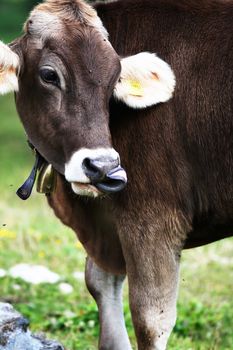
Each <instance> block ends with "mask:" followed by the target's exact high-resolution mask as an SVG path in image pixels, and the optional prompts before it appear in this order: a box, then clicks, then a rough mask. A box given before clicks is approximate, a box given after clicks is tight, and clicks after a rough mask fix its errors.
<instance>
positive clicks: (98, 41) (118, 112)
mask: <svg viewBox="0 0 233 350" xmlns="http://www.w3.org/2000/svg"><path fill="white" fill-rule="evenodd" d="M96 9H97V11H98V14H99V16H100V17H101V18H102V20H103V21H104V24H105V26H106V28H107V30H108V31H109V33H110V39H111V43H112V45H113V46H114V47H115V49H116V50H117V52H118V53H119V54H120V55H122V56H127V55H131V54H136V53H137V52H139V51H143V50H145V51H151V52H157V53H159V54H160V55H161V56H162V57H163V58H164V59H165V60H166V61H167V62H168V63H170V64H171V65H172V68H174V71H175V74H176V80H177V89H176V93H175V96H174V98H173V99H172V100H171V101H170V102H168V103H165V104H159V105H158V106H156V107H151V108H148V109H146V110H143V111H142V110H139V109H138V110H136V111H135V110H132V109H129V108H128V107H126V106H125V105H124V104H122V103H116V102H115V101H114V100H112V101H111V104H110V107H111V109H110V111H111V120H110V130H111V137H112V141H111V138H110V131H109V128H108V99H109V97H110V95H111V93H112V90H113V88H114V85H115V84H116V81H117V79H118V76H119V62H118V59H117V56H116V53H115V52H114V50H113V49H112V48H111V46H110V45H109V43H108V42H107V41H104V39H103V37H104V38H105V40H106V32H105V30H104V29H103V27H102V25H101V24H100V21H99V19H98V17H96V15H95V14H94V12H92V11H93V10H91V8H90V7H89V6H87V5H85V4H84V3H83V2H81V1H78V0H73V1H72V0H64V1H55V0H54V1H52V0H50V1H48V2H47V3H46V4H45V5H42V6H40V7H39V8H37V9H36V11H34V12H33V13H32V15H31V17H30V19H29V21H28V22H27V25H26V33H25V35H24V36H23V37H22V38H20V39H19V40H17V41H16V42H15V43H13V44H12V45H11V49H12V50H13V51H14V52H16V53H17V55H16V54H14V53H13V52H12V51H8V53H9V54H7V55H5V56H4V55H3V56H2V57H3V58H2V57H1V60H2V61H1V60H0V62H3V63H4V64H2V68H3V69H2V71H3V73H2V74H3V75H4V81H5V82H6V81H8V85H9V84H10V85H11V86H12V85H13V87H15V88H17V83H18V82H19V92H18V93H17V94H16V104H17V108H18V111H19V114H20V117H21V120H22V122H23V124H24V126H25V129H26V131H27V133H28V136H29V138H30V140H31V142H32V143H33V144H34V145H35V147H36V148H37V149H38V151H39V152H40V153H41V154H42V155H43V157H44V158H45V159H46V160H47V161H49V162H51V163H52V164H53V166H54V168H55V169H56V170H57V171H58V172H59V173H60V175H59V176H58V183H57V188H56V191H55V192H54V193H53V194H51V195H49V196H48V200H49V203H50V205H51V206H52V207H53V208H54V211H55V213H56V215H57V216H58V217H59V218H60V219H61V220H62V221H63V222H64V223H65V224H67V225H68V226H70V227H71V228H73V229H74V231H75V232H76V233H77V235H78V237H79V239H80V241H81V242H82V243H83V245H84V247H85V249H86V251H87V253H88V255H89V259H88V260H87V269H86V282H87V286H88V288H89V290H90V292H91V293H92V295H93V296H94V298H95V299H96V302H97V304H98V307H99V311H100V324H101V335H100V342H99V348H100V349H111V350H122V349H124V350H129V349H131V346H130V343H129V340H128V336H127V333H126V330H125V326H124V318H123V315H122V301H121V289H122V283H123V280H124V275H125V273H127V275H128V281H129V297H130V307H131V312H132V318H133V322H134V326H135V331H136V336H137V341H138V348H139V349H140V350H152V349H154V350H155V349H156V350H164V349H165V348H166V344H167V340H168V337H169V335H170V332H171V330H172V327H173V325H174V323H175V319H176V297H177V286H178V271H179V260H180V255H181V251H182V249H183V248H187V247H194V246H198V245H202V244H205V243H209V242H212V241H214V240H217V239H221V238H224V237H227V236H230V235H231V234H232V233H233V187H232V180H233V141H232V131H233V120H232V106H233V104H232V81H233V79H232V78H233V77H232V75H233V71H232V69H231V64H232V63H231V61H232V57H233V52H232V34H231V33H232V30H231V26H232V15H233V3H232V2H230V1H228V2H220V1H219V2H218V1H208V0H205V1H204V0H203V1H198V0H197V1H195V2H194V1H189V0H181V1H179V2H178V3H176V1H175V0H157V1H155V0H154V1H149V0H145V1H142V0H136V1H130V0H127V1H120V2H112V3H109V4H103V5H97V6H96ZM38 11H41V12H42V13H43V16H41V13H40V16H38ZM90 14H91V15H90ZM93 18H94V19H95V20H94V21H93ZM61 44H62V45H61ZM2 51H5V52H7V49H6V48H5V47H3V46H2ZM0 52H1V50H0ZM141 55H142V56H140V55H139V56H135V57H134V58H126V59H123V60H122V73H121V77H120V81H119V82H118V83H117V84H116V87H115V95H116V97H118V98H119V99H121V100H122V101H123V102H125V103H128V105H129V106H131V107H136V108H142V107H145V106H149V105H153V104H155V103H156V102H165V101H166V100H168V99H169V97H171V91H172V87H173V88H174V77H173V75H172V72H171V70H170V69H169V67H168V66H166V68H165V66H163V67H162V68H161V70H159V69H158V68H159V66H160V64H157V65H156V67H157V68H156V69H151V68H150V67H151V64H152V66H153V67H154V64H155V62H154V61H153V60H152V62H151V56H150V55H149V56H144V55H145V54H141ZM145 57H148V61H147V59H145ZM149 57H150V58H149ZM140 58H141V59H140ZM153 58H154V57H153ZM4 60H5V61H4ZM18 61H20V64H18ZM145 61H146V67H147V70H146V71H147V73H148V72H149V73H148V74H144V73H143V72H142V73H141V74H139V75H137V73H138V68H139V65H138V62H140V65H142V63H144V62H145ZM6 62H7V63H6ZM161 62H162V61H161ZM163 63H164V62H163ZM128 64H130V67H131V68H129V66H128ZM161 64H162V63H161ZM19 66H20V72H19V77H18V80H17V79H16V75H15V69H14V67H16V68H18V67H19ZM117 67H118V68H117ZM132 67H133V68H132ZM148 67H149V68H148ZM93 68H94V69H93ZM139 71H140V69H139ZM166 72H167V73H166ZM135 73H136V77H135ZM161 76H163V78H161ZM148 77H149V82H148ZM1 81H2V85H3V79H1ZM155 82H156V83H158V82H159V83H160V85H159V86H160V87H161V89H160V90H159V91H157V90H156V89H153V88H152V86H153V84H154V83H155ZM148 84H149V87H148ZM151 84H152V85H151ZM165 86H167V87H168V94H167V97H166V98H165V99H160V97H159V96H158V95H157V93H158V94H160V91H167V89H166V88H165ZM6 88H9V86H7V87H5V89H6ZM2 90H3V89H2ZM145 92H146V93H147V94H146V95H145ZM162 94H163V93H162ZM154 95H156V99H153V96H154ZM151 99H152V100H151ZM41 101H42V102H43V103H40V102H41ZM143 101H144V102H143ZM112 143H113V144H114V147H115V148H116V149H117V151H118V152H119V154H120V155H121V160H122V164H123V165H124V167H125V168H126V169H127V174H128V180H129V181H128V186H127V187H126V189H125V190H124V191H122V192H119V193H115V194H108V195H106V196H101V193H103V192H105V193H106V192H107V193H109V192H114V190H118V189H119V188H117V186H118V185H119V184H121V185H122V182H124V181H126V174H125V172H124V171H123V170H122V169H121V168H119V162H118V161H117V159H118V156H116V153H115V151H114V150H113V149H112ZM106 149H107V150H108V153H105V151H106ZM93 152H94V153H93ZM110 163H111V164H113V165H110ZM63 175H64V176H63ZM119 181H120V183H119ZM77 193H78V194H79V195H78V196H77ZM91 195H92V196H93V197H97V198H95V199H93V198H91V197H90V196H91ZM87 196H89V198H88V200H87ZM99 197H100V198H99Z"/></svg>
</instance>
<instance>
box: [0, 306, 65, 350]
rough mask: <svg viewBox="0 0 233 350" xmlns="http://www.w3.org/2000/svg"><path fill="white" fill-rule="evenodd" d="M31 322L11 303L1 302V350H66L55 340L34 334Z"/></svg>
mask: <svg viewBox="0 0 233 350" xmlns="http://www.w3.org/2000/svg"><path fill="white" fill-rule="evenodd" d="M28 326H29V322H28V320H27V319H26V318H24V317H23V316H22V315H21V314H20V313H19V312H17V311H16V310H15V309H14V308H13V307H12V306H11V305H10V304H6V303H0V350H64V348H63V346H62V345H61V344H59V343H58V342H56V341H54V340H46V339H45V338H44V336H43V335H33V334H32V333H31V332H30V330H29V329H28Z"/></svg>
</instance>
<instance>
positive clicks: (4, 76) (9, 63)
mask: <svg viewBox="0 0 233 350" xmlns="http://www.w3.org/2000/svg"><path fill="white" fill-rule="evenodd" d="M18 70H19V56H18V55H17V54H16V53H15V52H14V51H12V50H11V49H10V48H9V47H8V46H7V45H5V44H3V42H1V41H0V95H4V94H6V93H8V92H11V91H17V90H18V78H17V72H18Z"/></svg>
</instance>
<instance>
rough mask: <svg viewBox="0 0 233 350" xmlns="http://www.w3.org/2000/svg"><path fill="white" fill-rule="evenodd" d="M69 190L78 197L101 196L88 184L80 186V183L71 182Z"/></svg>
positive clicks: (99, 192)
mask: <svg viewBox="0 0 233 350" xmlns="http://www.w3.org/2000/svg"><path fill="white" fill-rule="evenodd" d="M71 188H72V190H73V191H74V193H76V194H77V195H79V196H84V197H92V198H97V197H100V196H103V193H102V192H101V191H99V190H98V189H97V188H96V187H95V186H93V185H89V184H82V183H80V182H72V183H71Z"/></svg>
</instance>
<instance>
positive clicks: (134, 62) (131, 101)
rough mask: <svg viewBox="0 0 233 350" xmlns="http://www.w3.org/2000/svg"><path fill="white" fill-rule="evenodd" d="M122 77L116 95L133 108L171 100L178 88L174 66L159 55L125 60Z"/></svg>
mask: <svg viewBox="0 0 233 350" xmlns="http://www.w3.org/2000/svg"><path fill="white" fill-rule="evenodd" d="M121 66H122V70H121V75H120V79H119V81H118V83H117V84H116V86H115V89H114V96H115V97H116V98H117V99H118V100H120V101H122V102H124V103H125V104H127V105H128V106H129V107H132V108H145V107H149V106H152V105H155V104H157V103H159V102H166V101H168V100H169V99H170V98H171V97H172V94H173V91H174V89H175V75H174V73H173V71H172V69H171V67H170V66H169V65H168V64H167V63H166V62H164V61H163V60H161V59H160V58H158V57H157V56H156V55H155V54H152V53H149V52H141V53H139V54H137V55H135V56H130V57H126V58H123V59H122V60H121Z"/></svg>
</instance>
